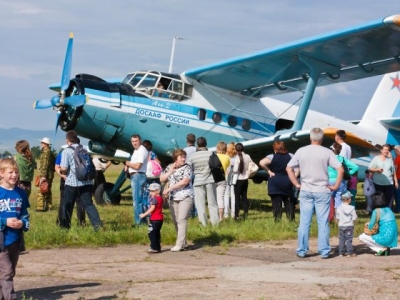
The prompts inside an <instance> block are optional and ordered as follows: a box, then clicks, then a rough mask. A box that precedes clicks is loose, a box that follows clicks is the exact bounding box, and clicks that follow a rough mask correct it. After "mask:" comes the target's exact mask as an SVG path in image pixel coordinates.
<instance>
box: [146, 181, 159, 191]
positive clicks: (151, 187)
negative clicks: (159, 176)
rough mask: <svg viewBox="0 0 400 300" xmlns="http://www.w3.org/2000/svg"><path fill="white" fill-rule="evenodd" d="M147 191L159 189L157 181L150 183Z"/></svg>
mask: <svg viewBox="0 0 400 300" xmlns="http://www.w3.org/2000/svg"><path fill="white" fill-rule="evenodd" d="M147 189H148V190H149V191H160V190H161V185H159V184H158V183H155V182H154V183H151V184H150V185H149V187H148V188H147Z"/></svg>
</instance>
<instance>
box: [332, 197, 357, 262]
mask: <svg viewBox="0 0 400 300" xmlns="http://www.w3.org/2000/svg"><path fill="white" fill-rule="evenodd" d="M351 197H352V194H351V193H350V192H349V191H346V192H345V193H343V194H342V204H340V206H339V207H338V208H337V209H336V220H337V222H338V223H339V224H338V225H339V256H343V255H344V253H345V249H346V253H347V257H355V256H356V254H355V253H353V234H354V221H355V220H357V213H356V210H355V208H354V206H352V205H350V203H351Z"/></svg>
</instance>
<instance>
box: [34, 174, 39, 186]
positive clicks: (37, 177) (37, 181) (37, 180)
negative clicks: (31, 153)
mask: <svg viewBox="0 0 400 300" xmlns="http://www.w3.org/2000/svg"><path fill="white" fill-rule="evenodd" d="M39 184H40V175H36V178H35V186H39Z"/></svg>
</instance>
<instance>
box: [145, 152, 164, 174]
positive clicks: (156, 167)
mask: <svg viewBox="0 0 400 300" xmlns="http://www.w3.org/2000/svg"><path fill="white" fill-rule="evenodd" d="M161 171H162V168H161V166H160V164H159V163H158V162H157V161H155V160H154V159H151V158H150V153H149V156H148V159H147V168H146V177H147V178H158V177H160V174H161Z"/></svg>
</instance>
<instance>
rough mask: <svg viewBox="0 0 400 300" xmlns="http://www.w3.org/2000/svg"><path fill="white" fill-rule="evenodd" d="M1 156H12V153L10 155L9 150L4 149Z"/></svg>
mask: <svg viewBox="0 0 400 300" xmlns="http://www.w3.org/2000/svg"><path fill="white" fill-rule="evenodd" d="M3 157H13V155H12V153H11V152H8V151H7V150H6V151H4V153H3Z"/></svg>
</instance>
